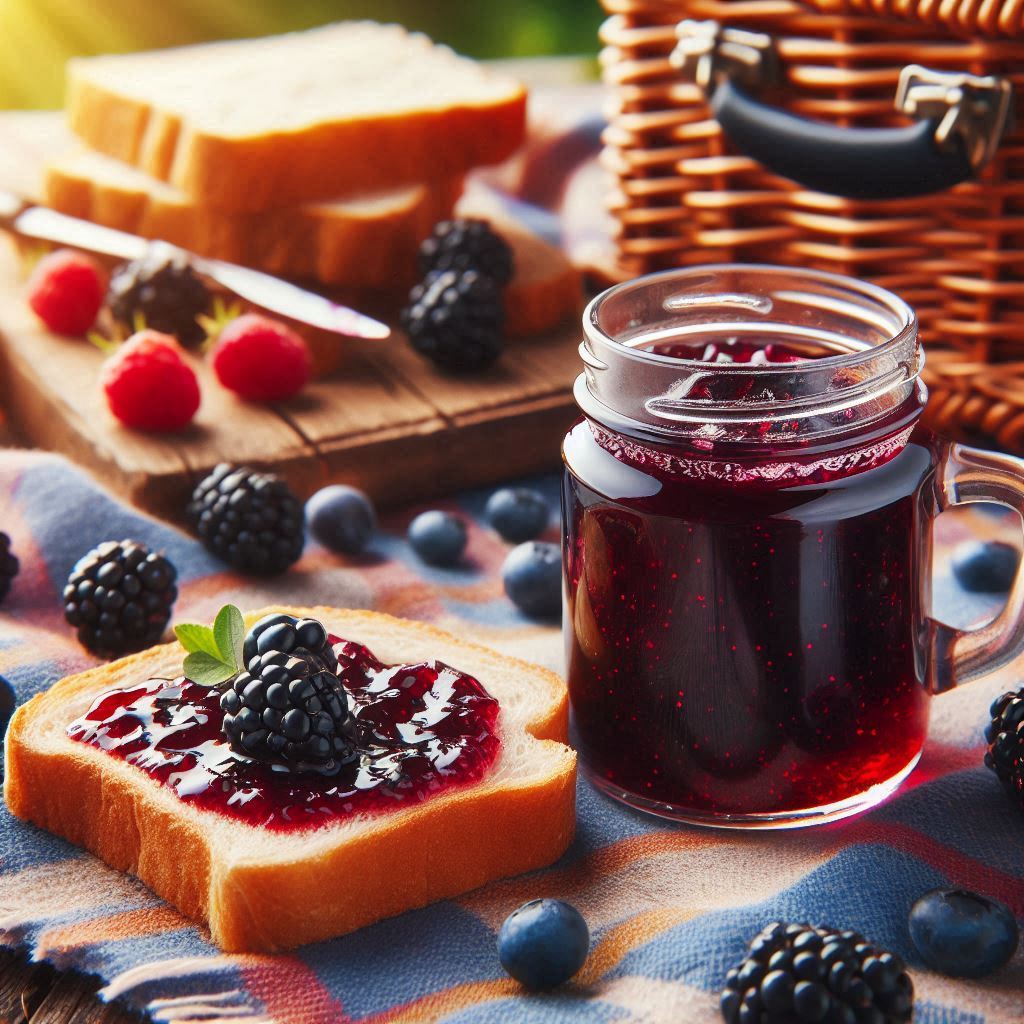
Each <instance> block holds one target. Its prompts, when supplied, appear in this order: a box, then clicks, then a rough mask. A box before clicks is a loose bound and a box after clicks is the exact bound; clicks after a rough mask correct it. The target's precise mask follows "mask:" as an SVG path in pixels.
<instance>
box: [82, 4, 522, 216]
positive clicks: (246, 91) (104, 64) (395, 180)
mask: <svg viewBox="0 0 1024 1024" xmlns="http://www.w3.org/2000/svg"><path fill="white" fill-rule="evenodd" d="M67 110H68V117H69V121H70V124H71V127H72V129H73V130H74V131H75V132H76V133H77V134H78V135H79V136H80V137H81V138H82V139H84V140H85V141H86V142H87V143H88V144H89V145H90V146H91V147H92V148H93V149H96V150H99V151H100V152H101V153H106V154H107V155H108V156H113V157H116V158H117V159H119V160H122V161H124V162H125V163H130V164H133V165H134V166H136V167H139V168H140V169H142V170H143V171H145V172H146V173H147V174H149V175H151V176H152V177H154V178H159V179H161V180H163V181H167V182H170V183H171V184H172V185H174V186H175V187H177V188H179V189H182V190H183V191H185V192H187V193H188V194H189V195H190V196H192V197H193V198H194V199H195V200H196V201H197V202H201V203H204V204H206V205H209V206H216V207H220V208H223V209H226V210H233V211H236V212H243V211H248V212H254V211H259V210H266V209H270V208H272V207H275V206H291V205H295V204H297V203H303V202H308V201H310V200H321V199H325V200H330V199H333V198H334V197H336V196H340V195H348V194H351V193H355V192H361V191H369V190H371V189H381V188H387V187H390V186H394V185H401V184H407V183H409V182H415V181H423V180H438V179H441V178H454V177H458V176H460V175H462V174H464V173H465V172H466V171H468V170H469V169H470V168H472V167H475V166H477V165H479V164H490V163H497V162H498V161H500V160H503V159H505V158H506V157H507V156H509V155H510V154H511V153H512V152H513V151H514V150H515V149H516V148H517V147H518V146H519V144H520V143H521V142H522V140H523V137H524V133H525V113H526V92H525V90H524V89H523V87H522V86H521V85H520V84H519V83H518V82H516V81H514V80H513V79H511V78H508V77H506V76H504V75H499V74H495V73H492V72H488V71H485V70H484V69H483V68H482V67H481V66H480V65H478V64H476V63H475V62H473V61H471V60H468V59H466V58H464V57H459V56H457V55H456V54H454V53H453V52H452V51H451V50H449V49H448V48H447V47H442V46H435V45H434V44H433V43H432V42H431V41H430V40H429V39H427V38H426V37H425V36H423V35H419V34H411V33H409V32H407V31H406V30H405V29H403V28H401V27H400V26H398V25H380V24H377V23H375V22H339V23H336V24H333V25H326V26H324V27H322V28H316V29H311V30H309V31H307V32H295V33H290V34H288V35H283V36H274V37H271V38H266V39H251V40H241V41H233V42H224V43H207V44H203V45H201V46H189V47H181V48H179V49H173V50H161V51H156V52H151V53H143V54H121V55H112V56H103V57H88V58H81V59H77V60H72V61H71V62H69V66H68V90H67Z"/></svg>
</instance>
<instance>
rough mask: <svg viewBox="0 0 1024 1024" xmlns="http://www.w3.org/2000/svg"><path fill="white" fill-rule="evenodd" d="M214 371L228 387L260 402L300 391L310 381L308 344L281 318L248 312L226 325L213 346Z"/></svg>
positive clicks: (288, 396)
mask: <svg viewBox="0 0 1024 1024" xmlns="http://www.w3.org/2000/svg"><path fill="white" fill-rule="evenodd" d="M212 360H213V372H214V373H215V374H216V375H217V380H219V381H220V382H221V384H223V385H224V387H226V388H227V389H228V390H230V391H234V392H235V393H236V394H238V395H240V396H241V397H242V398H248V399H250V400H252V401H256V402H273V401H277V400H278V399H282V398H290V397H291V396H292V395H295V394H297V393H298V392H299V391H301V390H302V389H303V388H304V387H305V386H306V382H307V381H308V380H309V371H310V365H311V359H310V355H309V349H308V348H307V347H306V343H305V342H304V341H303V340H302V338H300V337H299V336H298V335H297V334H296V333H295V332H294V331H293V330H292V329H291V328H290V327H288V326H286V325H285V324H283V323H281V322H280V321H279V320H271V319H270V317H266V316H259V315H257V314H255V313H246V314H245V315H244V316H240V317H238V319H237V320H232V321H231V323H229V324H228V325H227V327H225V328H224V330H223V331H222V332H221V334H220V337H219V338H218V339H217V343H216V344H215V345H214V347H213V355H212Z"/></svg>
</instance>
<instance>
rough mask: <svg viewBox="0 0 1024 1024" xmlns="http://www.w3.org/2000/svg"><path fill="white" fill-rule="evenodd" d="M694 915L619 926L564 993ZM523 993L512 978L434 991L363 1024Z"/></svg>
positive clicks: (659, 913)
mask: <svg viewBox="0 0 1024 1024" xmlns="http://www.w3.org/2000/svg"><path fill="white" fill-rule="evenodd" d="M694 913H695V912H694V911H692V910H688V909H685V908H683V907H660V908H658V909H657V910H649V911H646V912H644V913H641V914H636V915H634V916H633V917H631V918H629V920H627V921H623V922H622V923H621V924H619V925H616V926H615V927H614V928H612V929H610V930H609V931H608V932H607V934H605V936H604V937H603V938H602V939H601V941H600V942H599V943H598V944H597V945H596V946H594V948H593V949H592V950H591V951H590V955H589V956H588V957H587V962H586V963H585V964H584V965H583V969H582V970H581V971H580V973H579V974H577V975H576V977H575V978H573V980H572V982H571V983H570V984H569V985H568V986H566V987H565V988H563V989H562V990H561V991H562V993H563V994H565V993H573V992H575V991H579V992H580V993H581V995H582V994H583V990H585V989H588V988H590V987H591V986H593V985H596V984H597V983H598V982H599V981H600V980H601V979H602V978H603V977H604V975H605V974H607V973H608V971H610V970H612V968H614V967H616V966H617V965H618V964H619V963H621V962H622V960H623V959H624V958H625V956H626V955H627V954H628V953H630V952H631V951H632V950H634V949H636V948H637V947H638V946H642V945H643V944H644V943H645V942H649V941H650V940H651V939H652V938H654V937H655V936H656V935H659V934H660V933H661V932H663V931H667V930H668V929H669V928H672V927H674V926H675V925H677V924H681V923H682V922H683V921H687V920H689V919H690V918H691V917H693V916H694ZM522 994H523V989H522V988H520V986H519V985H518V984H517V983H516V982H514V981H512V979H511V978H499V979H496V980H494V981H478V982H471V983H469V984H466V985H455V986H453V987H452V988H447V989H443V990H442V991H440V992H432V993H430V994H429V995H426V996H423V997H422V998H420V999H415V1000H413V1001H412V1002H409V1003H405V1004H403V1005H402V1006H397V1007H394V1008H392V1009H390V1010H387V1011H385V1012H384V1013H382V1014H377V1015H376V1016H373V1017H367V1018H365V1019H364V1020H362V1021H361V1022H360V1024H385V1022H386V1024H435V1022H437V1021H439V1020H441V1019H442V1018H444V1017H447V1016H450V1015H451V1014H453V1013H459V1012H460V1011H462V1010H466V1009H469V1008H470V1007H471V1006H478V1005H480V1004H481V1003H489V1002H493V1001H495V1000H497V999H509V998H512V997H514V996H517V995H522Z"/></svg>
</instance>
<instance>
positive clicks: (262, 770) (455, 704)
mask: <svg viewBox="0 0 1024 1024" xmlns="http://www.w3.org/2000/svg"><path fill="white" fill-rule="evenodd" d="M331 643H332V644H334V650H335V653H336V654H337V656H338V662H339V666H340V668H339V672H340V677H341V681H342V683H343V684H344V686H345V689H346V690H347V692H348V695H349V701H350V705H351V707H352V714H353V718H354V721H355V727H356V737H357V751H358V755H359V756H358V758H357V759H356V760H355V761H353V762H352V763H351V764H349V765H347V766H345V767H343V768H342V769H341V770H340V771H339V772H338V773H337V774H335V775H331V776H325V775H320V774H316V773H312V772H303V773H294V772H290V771H286V770H284V769H281V768H277V767H274V766H272V765H269V764H264V763H261V762H257V761H251V760H249V759H247V758H245V757H242V756H241V755H239V754H236V753H235V752H234V751H233V750H232V749H231V748H230V747H229V746H228V745H227V743H226V741H225V739H224V737H223V735H222V733H221V731H220V727H221V720H222V718H223V713H222V712H221V710H220V705H219V702H218V694H217V692H216V691H212V690H209V689H206V688H204V687H201V686H197V685H196V684H195V683H191V682H189V681H188V680H186V679H183V678H178V679H173V680H169V679H150V680H148V681H147V682H144V683H141V684H140V685H139V686H134V687H130V688H128V689H123V690H111V691H110V692H108V693H105V694H102V695H101V696H100V697H98V698H97V699H96V701H95V703H94V704H93V706H92V707H91V708H90V710H89V711H88V712H87V713H86V714H85V715H84V716H83V717H82V718H80V719H78V720H77V721H75V722H72V723H71V725H70V726H69V727H68V735H69V736H70V737H71V738H72V739H76V740H80V741H81V742H83V743H89V744H91V745H92V746H95V747H99V748H100V749H101V750H105V751H107V752H108V753H109V754H112V755H113V756H114V757H120V758H123V759H124V760H125V761H127V762H128V763H129V764H133V765H135V766H136V767H137V768H139V769H141V770H142V771H144V772H146V774H147V775H149V776H151V777H152V778H154V779H156V780H157V781H158V782H160V783H162V784H163V785H165V786H168V787H169V788H170V789H172V790H174V792H175V793H177V795H178V796H179V797H180V798H181V799H182V800H184V801H186V802H188V803H194V804H197V805H198V806H201V807H203V808H207V809H209V810H213V811H217V812H219V813H220V814H224V815H226V816H228V817H231V818H238V819H240V820H242V821H246V822H249V823H250V824H253V825H260V826H263V827H265V828H270V829H275V830H279V831H286V830H295V829H308V828H315V827H317V826H318V825H322V824H328V823H330V822H331V821H334V820H336V819H337V818H339V817H343V816H347V815H352V814H357V813H362V812H377V811H383V810H387V809H388V808H393V807H402V806H408V805H411V804H416V803H420V802H422V801H424V800H427V799H429V798H430V797H431V796H433V795H434V794H436V793H440V792H442V791H446V790H449V789H451V788H452V787H454V786H459V785H465V784H467V783H472V782H475V781H478V780H479V779H481V778H482V777H483V776H484V775H485V774H486V772H487V771H488V769H489V768H490V767H491V765H492V764H493V763H494V761H495V759H496V758H497V755H498V748H499V740H498V736H497V731H496V722H497V718H498V702H497V701H496V700H495V699H494V698H493V697H491V696H490V695H489V694H488V693H487V691H486V690H485V689H484V688H483V686H481V685H480V683H479V682H477V680H476V679H474V678H472V677H471V676H468V675H466V674H465V673H463V672H459V671H458V670H457V669H454V668H452V667H451V666H449V665H445V664H444V663H442V662H437V661H430V662H421V663H419V664H415V665H383V664H381V662H379V661H378V660H377V659H376V658H375V657H374V656H373V655H372V654H371V653H370V651H369V650H367V648H365V647H363V646H360V645H359V644H356V643H352V642H348V641H344V640H340V639H338V638H337V637H333V636H332V637H331Z"/></svg>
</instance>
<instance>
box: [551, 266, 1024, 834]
mask: <svg viewBox="0 0 1024 1024" xmlns="http://www.w3.org/2000/svg"><path fill="white" fill-rule="evenodd" d="M584 332H585V341H584V342H583V344H582V346H581V356H582V358H583V362H584V373H583V374H581V376H580V378H579V379H578V381H577V384H576V398H577V402H578V404H579V405H580V408H581V409H582V412H583V414H584V415H583V418H581V419H580V420H579V421H578V422H577V423H576V424H575V425H574V426H573V427H572V429H571V430H570V431H569V434H568V435H567V437H566V439H565V443H564V447H563V455H564V462H565V474H564V487H563V524H564V527H563V528H564V537H563V544H564V557H563V563H564V574H565V584H566V593H567V602H566V609H565V637H566V647H567V675H568V684H569V693H570V700H571V707H572V719H573V730H574V738H575V741H576V743H577V745H578V748H579V750H580V753H581V757H582V759H583V763H584V766H585V768H586V769H587V771H588V774H589V775H590V777H591V778H592V780H593V781H594V782H595V783H596V785H597V786H598V787H599V788H601V789H603V790H605V791H606V792H607V793H609V794H611V795H612V796H614V797H617V798H618V799H621V800H623V801H625V802H627V803H629V804H632V805H633V806H636V807H640V808H643V809H646V810H649V811H653V812H655V813H658V814H662V815H665V816H668V817H673V818H678V819H682V820H688V821H694V822H698V823H704V824H713V825H732V826H753V827H758V826H760V827H786V826H793V825H800V824H808V823H813V822H815V821H821V820H829V819H832V818H836V817H841V816H843V815H846V814H850V813H854V812H855V811H857V810H860V809H862V808H864V807H867V806H870V805H872V804H873V803H875V802H877V801H878V800H879V799H881V798H883V797H884V796H885V795H887V794H888V793H890V792H891V791H892V790H893V789H894V788H895V787H896V786H897V785H898V784H899V782H900V781H901V780H902V779H903V778H904V777H905V776H906V775H907V774H908V773H909V772H910V771H911V770H912V768H913V766H914V764H915V763H916V761H917V759H918V757H919V756H920V752H921V748H922V746H923V743H924V740H925V734H926V730H927V717H928V700H929V695H930V693H931V692H937V691H939V690H941V689H944V688H947V687H948V686H949V685H952V683H953V682H955V681H958V680H957V676H958V674H959V676H960V677H961V678H972V677H973V676H975V675H978V674H980V673H981V672H982V671H985V670H987V669H988V668H989V667H991V666H992V665H994V664H997V663H1002V662H1005V661H1006V660H1008V659H1009V657H1012V654H1013V651H1014V650H1015V649H1019V647H1020V646H1021V645H1022V643H1024V634H1022V632H1021V623H1020V621H1019V620H1020V618H1021V615H1020V608H1021V606H1024V605H1022V604H1021V603H1019V604H1018V607H1017V609H1016V611H1015V612H1014V610H1013V608H1012V607H1008V611H1007V612H1006V613H1004V616H1013V617H1014V621H1013V622H1012V623H1010V622H1009V621H1008V620H1005V621H1004V622H1003V626H1004V627H1007V626H1012V629H1011V632H1013V634H1014V636H1013V637H1012V638H1007V637H995V636H994V635H992V634H990V633H985V631H976V632H974V633H959V632H957V631H954V630H951V629H949V628H948V627H945V626H942V625H941V624H939V623H935V622H933V621H932V620H931V619H929V618H928V617H927V615H928V607H927V602H928V596H929V588H928V573H929V564H930V554H931V552H930V520H931V518H932V517H933V516H934V515H935V514H937V513H938V512H939V511H941V510H942V509H943V508H945V507H947V506H948V505H950V504H954V503H957V502H959V501H963V500H980V499H981V498H982V497H988V498H990V499H991V498H994V499H995V500H1001V501H1003V502H1005V503H1007V504H1011V505H1014V507H1018V508H1019V507H1021V504H1022V499H1021V487H1022V484H1021V479H1022V477H1024V474H1022V470H1024V463H1020V462H1019V461H1018V460H1012V459H1009V458H1008V457H1004V456H995V455H983V454H982V453H977V452H974V451H972V450H970V449H964V448H962V447H960V446H951V445H949V444H947V443H946V442H943V441H941V440H939V439H937V438H935V437H934V436H932V435H931V434H930V433H929V432H928V431H926V430H925V429H923V428H922V427H921V426H920V424H919V419H920V416H921V413H922V411H923V409H924V405H925V401H926V398H927V393H926V391H925V388H924V385H923V384H922V382H921V381H920V379H919V371H920V368H921V365H922V361H923V356H922V354H921V350H920V346H919V343H918V338H917V323H916V319H915V316H914V314H913V311H912V310H911V309H910V308H909V307H908V306H907V305H906V304H905V303H904V302H902V301H901V300H900V299H898V298H897V297H896V296H894V295H891V294H889V293H888V292H885V291H884V290H882V289H880V288H877V287H875V286H872V285H868V284H862V283H859V282H856V281H853V280H849V279H846V278H842V277H838V276H835V275H830V274H824V273H820V274H819V273H815V272H810V271H801V270H791V269H785V268H779V267H743V266H721V267H701V268H693V269H685V270H678V271H669V272H666V273H663V274H656V275H651V276H650V277H646V278H640V279H638V280H636V281H633V282H629V283H627V284H624V285H619V286H617V287H615V288H612V289H610V290H609V291H607V292H605V293H604V294H603V295H601V296H599V297H598V298H597V299H595V300H594V301H593V302H592V303H591V305H590V306H589V307H588V309H587V311H586V314H585V316H584ZM979 459H980V462H978V461H977V460H979ZM968 463H970V466H971V468H970V470H969V471H968V470H966V469H965V466H966V465H967V464H968ZM968 477H969V478H970V480H969V486H967V489H968V490H969V491H970V494H966V493H963V490H964V486H965V485H968ZM1017 586H1018V591H1020V590H1021V585H1020V583H1019V582H1018V585H1017ZM1020 599H1021V602H1024V591H1022V592H1021V593H1020Z"/></svg>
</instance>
